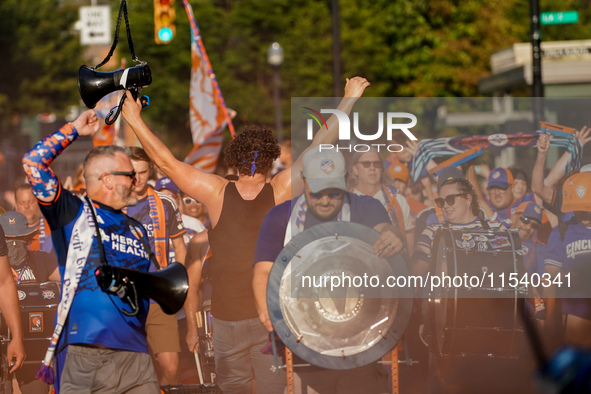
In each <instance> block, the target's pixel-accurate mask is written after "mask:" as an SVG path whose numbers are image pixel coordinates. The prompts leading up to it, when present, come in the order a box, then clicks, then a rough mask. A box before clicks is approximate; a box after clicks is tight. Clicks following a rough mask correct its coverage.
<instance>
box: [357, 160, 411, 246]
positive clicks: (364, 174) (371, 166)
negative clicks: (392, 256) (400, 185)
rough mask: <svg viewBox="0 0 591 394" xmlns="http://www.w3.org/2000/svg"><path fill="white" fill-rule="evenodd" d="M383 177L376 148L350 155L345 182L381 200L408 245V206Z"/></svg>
mask: <svg viewBox="0 0 591 394" xmlns="http://www.w3.org/2000/svg"><path fill="white" fill-rule="evenodd" d="M386 179H387V178H386V177H385V175H384V162H383V161H382V158H381V156H380V154H379V153H378V152H377V151H375V150H370V151H368V152H361V153H359V152H357V153H355V154H354V155H353V156H352V158H351V171H350V173H349V182H348V185H347V186H349V187H350V188H351V187H353V189H352V191H353V193H355V194H357V195H366V196H370V197H373V198H375V199H377V200H378V201H379V202H381V203H382V205H383V206H384V208H386V211H388V215H390V220H391V221H392V224H394V225H395V226H397V227H398V228H400V233H401V234H405V241H406V245H407V247H409V248H410V247H412V246H411V245H413V238H414V237H413V230H414V225H413V223H412V219H411V217H410V207H409V206H408V202H407V201H406V198H405V197H404V196H403V195H402V194H401V193H399V192H398V190H397V189H396V188H395V187H393V186H389V185H387V184H386V182H385V181H386ZM408 252H409V253H410V252H411V251H408Z"/></svg>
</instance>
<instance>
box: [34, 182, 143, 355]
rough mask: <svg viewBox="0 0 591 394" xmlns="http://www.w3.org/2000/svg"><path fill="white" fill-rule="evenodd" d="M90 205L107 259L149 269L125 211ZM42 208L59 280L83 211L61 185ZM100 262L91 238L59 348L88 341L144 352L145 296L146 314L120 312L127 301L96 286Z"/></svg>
mask: <svg viewBox="0 0 591 394" xmlns="http://www.w3.org/2000/svg"><path fill="white" fill-rule="evenodd" d="M94 204H95V208H96V213H97V220H98V223H99V228H100V230H101V238H102V242H103V248H104V251H105V258H106V260H107V263H108V264H109V265H113V266H117V267H125V268H130V269H135V270H138V271H143V272H147V271H148V269H149V267H150V261H149V260H148V254H147V253H146V251H145V250H144V247H143V245H142V242H141V240H139V239H138V238H136V236H135V235H134V233H133V232H132V230H131V228H130V226H129V224H128V222H127V220H126V219H125V215H124V214H123V213H122V212H121V211H118V210H114V209H113V208H110V207H108V206H106V205H103V204H100V203H97V202H95V203H94ZM40 207H41V212H42V213H43V216H44V217H45V219H46V220H47V222H48V223H49V225H50V227H51V230H52V232H51V235H52V239H53V245H54V248H55V251H56V254H57V257H58V265H59V271H60V275H61V276H62V281H63V277H64V271H65V265H66V256H67V253H68V247H69V244H70V237H71V235H72V230H73V228H74V224H75V223H76V220H77V219H78V217H79V216H80V215H81V214H82V213H83V204H82V200H80V199H79V198H78V197H76V196H75V195H73V194H72V193H70V192H69V191H68V190H65V189H63V188H62V186H61V185H59V188H58V193H57V194H56V197H55V199H54V201H52V202H50V203H45V202H41V201H40ZM129 220H130V222H132V223H133V225H134V227H136V229H137V230H139V231H142V233H143V236H144V237H145V236H146V235H147V234H145V230H144V229H143V227H142V226H141V225H140V224H139V223H138V222H137V221H135V220H133V219H129ZM93 236H94V234H93ZM99 265H101V262H100V252H99V247H98V240H97V238H96V237H95V238H94V240H93V243H92V245H91V248H90V252H89V254H88V258H87V260H86V265H85V266H84V269H83V271H82V275H81V278H80V282H79V284H78V288H77V289H76V294H75V295H74V300H73V302H72V306H71V308H70V313H69V315H68V319H67V321H66V324H65V327H64V329H63V331H62V334H61V336H60V340H59V343H58V351H59V349H63V347H64V346H65V345H70V344H89V345H90V344H92V345H102V346H106V347H108V348H111V349H119V350H127V351H134V352H142V353H148V343H147V340H146V330H145V327H144V325H145V322H146V316H147V313H146V311H147V310H148V300H147V299H142V300H141V301H140V305H141V307H142V310H143V311H144V313H142V314H140V315H139V316H136V317H129V316H126V315H124V314H123V313H122V312H121V309H125V310H127V311H129V310H130V307H129V305H128V304H127V303H125V302H123V301H122V300H121V299H120V298H119V297H118V296H117V295H113V294H108V293H106V292H104V291H103V290H101V289H100V287H99V286H98V283H97V280H96V278H95V276H94V271H95V270H96V268H97V267H99ZM62 296H63V295H62Z"/></svg>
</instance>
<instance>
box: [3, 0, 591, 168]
mask: <svg viewBox="0 0 591 394" xmlns="http://www.w3.org/2000/svg"><path fill="white" fill-rule="evenodd" d="M190 3H191V5H192V7H193V10H194V13H195V17H196V20H197V23H198V25H199V28H200V30H201V35H202V39H203V42H204V45H205V48H206V50H207V53H208V55H209V58H210V61H211V64H212V67H213V70H214V71H215V73H216V77H217V80H218V82H219V86H220V88H221V91H222V93H223V95H224V98H225V101H226V104H227V105H228V107H230V108H232V109H234V110H236V111H237V117H236V118H235V119H234V123H235V125H236V128H237V130H239V129H240V128H241V127H242V126H243V125H245V124H250V123H256V124H264V125H268V126H271V127H274V124H275V121H274V108H273V99H272V97H273V69H272V67H271V66H269V65H268V64H267V59H266V52H267V49H268V48H269V46H270V45H271V43H272V42H274V41H277V42H279V43H280V44H281V46H282V47H283V49H284V52H285V60H284V64H283V65H282V66H281V80H282V84H281V91H282V109H283V125H284V130H285V136H286V137H287V136H289V133H290V132H291V131H290V130H289V127H290V116H289V110H290V98H291V97H309V96H314V97H329V96H332V94H333V76H332V60H333V59H332V39H333V38H332V30H331V26H332V25H331V3H332V2H331V0H190ZM99 4H111V6H112V18H113V19H112V20H113V29H114V22H115V18H116V16H117V12H118V9H119V4H120V1H119V0H102V1H100V0H99ZM339 5H340V22H341V24H340V32H341V48H342V51H341V56H340V57H341V60H342V69H343V75H342V81H340V83H341V84H343V85H344V82H345V81H344V79H345V77H350V76H355V75H362V76H365V77H367V78H368V79H369V80H370V81H371V84H372V85H371V87H370V88H368V90H367V92H366V95H367V96H375V97H420V96H425V97H429V96H436V97H445V96H457V97H473V96H478V91H477V82H478V80H479V79H480V78H482V77H483V76H485V75H487V74H488V73H489V67H490V56H491V54H492V53H494V52H495V51H498V50H501V49H503V48H506V47H508V46H509V45H511V44H513V43H516V42H527V41H529V34H530V31H529V30H530V28H529V0H490V1H486V2H484V1H481V0H339ZM588 5H589V1H588V0H541V11H560V10H578V11H579V15H580V22H579V23H578V24H574V25H556V26H544V27H543V28H542V37H543V39H544V40H572V39H586V38H588V32H589V27H590V25H591V7H589V6H588ZM79 6H80V2H79V1H75V0H62V1H59V0H3V1H1V2H0V58H1V59H2V63H1V65H0V67H1V69H0V71H1V72H0V119H2V120H1V121H0V122H4V123H0V127H1V126H2V125H4V124H5V123H6V122H7V120H8V119H9V118H10V115H11V114H13V113H21V114H35V113H37V112H48V111H54V112H58V113H60V112H61V113H63V110H64V108H66V106H68V105H73V104H77V103H79V102H80V101H79V97H78V91H77V87H76V77H77V69H78V67H79V66H80V65H81V64H85V63H86V64H89V62H88V59H82V57H81V53H82V48H81V47H80V44H79V37H78V35H77V33H76V32H74V31H73V29H72V27H73V25H74V22H75V21H76V19H77V18H78V7H79ZM174 7H175V10H176V31H177V33H176V37H175V38H174V40H173V41H172V43H170V44H168V45H157V44H156V43H155V42H154V23H153V17H154V14H153V2H152V1H151V0H128V9H129V19H130V23H131V31H132V35H133V42H134V46H135V52H136V54H137V56H138V57H139V58H140V59H142V60H145V61H147V62H148V64H149V65H150V68H151V69H152V73H153V83H152V85H151V86H149V87H148V88H146V89H145V90H144V93H145V94H147V95H149V96H150V99H151V106H150V107H149V108H147V109H145V110H144V115H143V116H144V117H145V119H146V121H147V122H148V123H149V125H150V126H151V127H152V128H153V129H154V130H155V132H156V133H157V134H158V135H159V136H160V137H161V138H162V139H164V140H165V142H166V143H167V145H168V146H170V147H171V149H172V150H173V152H175V154H176V155H177V156H178V157H182V156H184V155H185V154H186V153H187V152H188V151H189V149H190V147H191V142H190V131H189V116H188V113H189V112H188V111H189V100H188V98H189V79H190V70H191V53H190V30H189V29H190V27H189V23H188V20H187V17H186V15H185V11H184V8H183V5H182V0H176V2H175V5H174ZM116 57H118V58H120V57H125V58H126V59H127V66H128V67H129V66H132V65H133V64H132V62H131V57H130V53H129V49H128V48H127V39H126V34H125V26H124V23H123V22H122V30H121V32H120V39H119V45H118V47H117V53H116ZM89 65H94V64H89ZM103 71H109V70H107V69H104V70H103ZM227 138H229V133H228V135H227Z"/></svg>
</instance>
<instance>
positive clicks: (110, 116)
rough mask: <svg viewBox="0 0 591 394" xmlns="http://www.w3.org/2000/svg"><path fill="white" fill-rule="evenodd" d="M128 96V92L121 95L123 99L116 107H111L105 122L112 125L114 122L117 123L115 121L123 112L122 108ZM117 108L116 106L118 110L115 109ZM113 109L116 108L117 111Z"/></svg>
mask: <svg viewBox="0 0 591 394" xmlns="http://www.w3.org/2000/svg"><path fill="white" fill-rule="evenodd" d="M126 98H127V95H126V94H124V95H122V96H121V100H119V105H118V106H116V107H113V108H111V110H110V111H109V113H108V114H107V117H106V118H105V123H106V124H108V125H109V126H110V125H112V124H113V123H115V121H116V120H117V118H118V117H119V114H120V113H121V108H122V107H123V103H124V102H125V99H126ZM115 108H116V110H115ZM113 110H115V113H113Z"/></svg>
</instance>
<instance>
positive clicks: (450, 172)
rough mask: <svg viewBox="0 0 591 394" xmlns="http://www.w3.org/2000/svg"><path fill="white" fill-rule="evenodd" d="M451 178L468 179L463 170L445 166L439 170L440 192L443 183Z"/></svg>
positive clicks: (438, 184) (438, 185)
mask: <svg viewBox="0 0 591 394" xmlns="http://www.w3.org/2000/svg"><path fill="white" fill-rule="evenodd" d="M450 179H466V176H465V175H464V173H463V172H462V170H460V169H459V168H457V167H445V168H444V169H443V170H441V172H439V177H438V178H437V191H438V192H439V190H440V189H441V185H443V183H444V182H445V181H448V180H450Z"/></svg>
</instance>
